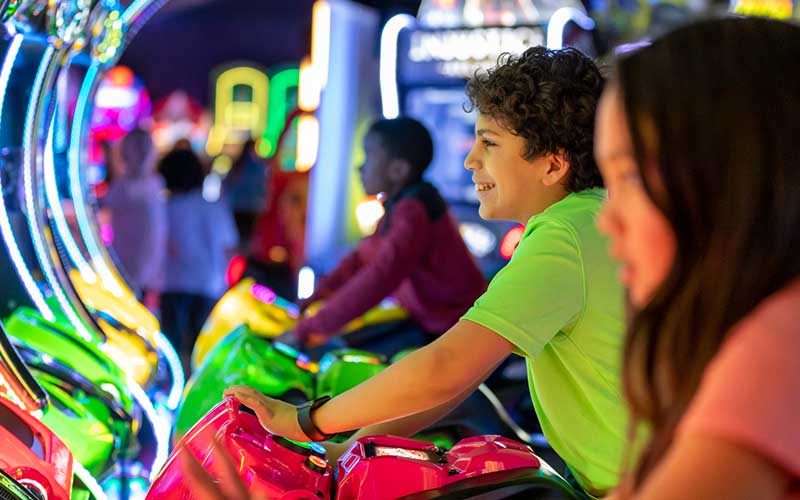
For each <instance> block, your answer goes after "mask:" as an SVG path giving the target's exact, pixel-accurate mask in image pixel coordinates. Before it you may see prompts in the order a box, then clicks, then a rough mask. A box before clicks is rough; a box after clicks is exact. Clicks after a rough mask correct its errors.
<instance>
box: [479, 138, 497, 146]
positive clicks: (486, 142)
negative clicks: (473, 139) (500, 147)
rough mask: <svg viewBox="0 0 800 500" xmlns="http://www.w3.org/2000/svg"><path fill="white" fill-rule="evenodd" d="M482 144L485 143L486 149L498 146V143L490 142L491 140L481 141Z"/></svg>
mask: <svg viewBox="0 0 800 500" xmlns="http://www.w3.org/2000/svg"><path fill="white" fill-rule="evenodd" d="M481 142H482V143H483V145H484V147H487V148H491V147H493V146H497V144H496V143H494V142H492V141H490V140H489V139H481Z"/></svg>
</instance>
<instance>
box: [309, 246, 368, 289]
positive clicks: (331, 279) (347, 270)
mask: <svg viewBox="0 0 800 500" xmlns="http://www.w3.org/2000/svg"><path fill="white" fill-rule="evenodd" d="M374 244H375V242H374V235H372V236H367V237H366V238H364V239H363V240H361V242H360V243H359V244H358V246H357V247H356V248H355V249H354V250H353V251H352V252H350V253H349V254H348V255H347V256H345V258H343V259H342V260H341V261H340V262H339V264H337V266H336V268H335V269H334V270H333V271H331V272H330V273H328V274H327V275H325V277H323V278H321V279H320V281H319V285H318V286H317V289H316V290H315V291H314V295H312V296H311V297H309V298H308V299H306V300H305V301H304V302H305V303H306V304H312V303H314V302H316V301H317V300H322V299H325V298H327V297H329V296H330V295H331V294H333V293H335V292H336V290H338V289H339V288H340V287H341V286H342V285H343V284H345V283H347V281H348V280H349V279H350V278H351V277H352V276H353V275H354V274H356V273H357V272H358V271H359V269H361V267H362V266H363V265H364V261H363V260H362V259H361V253H362V251H363V250H364V248H365V247H369V246H371V245H374Z"/></svg>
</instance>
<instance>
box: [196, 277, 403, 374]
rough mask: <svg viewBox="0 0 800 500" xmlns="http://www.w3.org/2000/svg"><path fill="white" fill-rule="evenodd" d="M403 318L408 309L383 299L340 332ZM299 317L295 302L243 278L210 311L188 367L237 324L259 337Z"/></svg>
mask: <svg viewBox="0 0 800 500" xmlns="http://www.w3.org/2000/svg"><path fill="white" fill-rule="evenodd" d="M321 307H322V302H316V303H314V304H312V305H311V306H310V307H308V309H306V311H305V315H307V316H313V315H314V314H316V312H317V311H319V309H320V308H321ZM406 318H408V312H407V311H406V310H405V309H403V308H402V307H401V306H400V304H398V303H397V301H395V300H394V299H386V300H384V301H383V302H381V303H380V304H378V305H377V306H375V307H373V308H372V309H370V310H369V311H367V312H366V313H364V315H362V316H361V317H359V318H356V319H354V320H352V321H351V322H349V323H348V324H347V325H345V327H344V328H343V329H342V333H343V334H346V333H349V332H352V331H354V330H358V329H360V328H364V327H367V326H371V325H377V324H381V323H386V322H390V321H400V320H403V319H406ZM299 319H300V313H299V310H298V308H297V306H296V305H294V304H293V303H291V302H289V301H287V300H285V299H282V298H280V297H278V296H276V295H275V293H274V292H272V291H271V290H270V289H269V288H267V287H265V286H263V285H259V284H258V283H256V282H255V281H254V280H253V279H252V278H245V279H243V280H241V281H240V282H239V283H237V284H236V285H235V286H233V287H232V288H231V289H230V290H228V292H227V293H225V295H223V296H222V298H221V299H220V300H219V302H217V305H216V306H214V309H213V310H212V311H211V314H210V315H209V317H208V319H207V320H206V323H205V324H204V325H203V329H202V330H201V331H200V335H198V337H197V341H196V342H195V345H194V350H193V351H192V369H193V370H196V369H198V368H199V367H200V366H202V364H203V361H205V358H206V357H207V355H208V353H209V352H210V351H211V349H213V347H214V346H215V345H217V343H218V342H219V341H220V340H222V339H223V338H224V337H225V336H226V335H228V334H229V333H230V332H232V331H233V330H234V329H236V328H237V327H239V326H241V325H247V326H248V327H250V330H251V331H252V332H253V333H255V334H257V335H259V336H262V337H265V338H273V337H277V336H278V335H281V334H283V333H285V332H286V331H288V330H291V329H292V328H294V325H295V324H296V323H297V321H298V320H299Z"/></svg>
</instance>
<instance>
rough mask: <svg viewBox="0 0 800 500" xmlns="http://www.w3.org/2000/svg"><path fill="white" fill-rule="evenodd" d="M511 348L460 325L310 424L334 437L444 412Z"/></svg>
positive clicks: (345, 395)
mask: <svg viewBox="0 0 800 500" xmlns="http://www.w3.org/2000/svg"><path fill="white" fill-rule="evenodd" d="M513 347H514V346H513V345H512V344H511V343H510V342H508V341H507V340H505V339H504V338H503V337H501V336H499V335H497V334H496V333H495V332H493V331H491V330H489V329H488V328H485V327H483V326H481V325H478V324H477V323H473V322H471V321H465V320H462V321H459V322H458V323H456V325H455V326H453V327H452V328H451V329H450V330H449V331H448V332H447V333H445V334H444V335H442V336H441V337H440V338H439V339H437V340H436V341H434V342H432V343H431V344H429V345H427V346H426V347H423V348H421V349H419V350H417V351H415V352H413V353H411V354H409V355H408V356H406V357H404V358H403V359H401V360H400V361H399V362H397V363H396V364H394V365H392V366H390V367H389V368H387V369H386V370H384V371H382V372H381V373H379V374H377V375H375V376H374V377H372V378H370V379H369V380H367V381H365V382H364V383H362V384H360V385H358V386H356V387H354V388H352V389H350V390H349V391H347V392H345V393H343V394H341V395H340V396H338V397H336V398H334V399H332V400H331V401H329V402H328V403H326V404H325V405H323V406H321V407H320V408H319V409H318V410H317V411H316V412H315V413H314V422H315V423H316V424H317V426H318V427H319V429H320V430H322V431H323V432H326V433H335V432H345V431H349V430H353V429H359V428H362V427H366V426H371V425H375V424H379V423H383V422H389V421H391V420H396V419H398V418H404V417H408V416H410V415H414V414H418V413H421V412H427V411H429V410H432V409H435V410H442V411H444V410H446V409H447V408H446V406H447V405H448V404H449V403H458V402H460V401H458V398H459V397H465V396H466V395H468V394H469V393H470V392H472V391H473V390H474V388H476V387H477V386H478V385H479V384H480V383H481V382H483V380H484V379H485V378H486V377H487V376H488V374H489V373H491V370H493V369H494V368H495V367H496V366H497V365H498V364H499V363H500V362H501V361H502V360H504V359H505V358H506V357H508V355H509V354H511V350H512V349H513ZM465 393H466V395H465ZM432 415H435V412H434V413H429V414H427V415H426V417H425V418H426V419H427V418H430V417H431V416H432ZM415 423H416V424H417V425H419V423H421V422H420V421H416V422H415ZM422 423H425V422H422Z"/></svg>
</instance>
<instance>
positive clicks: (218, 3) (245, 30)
mask: <svg viewBox="0 0 800 500" xmlns="http://www.w3.org/2000/svg"><path fill="white" fill-rule="evenodd" d="M313 3H314V2H313V0H290V1H277V0H171V1H170V2H169V3H168V4H166V5H165V6H164V7H163V8H162V9H161V10H160V11H159V12H158V13H157V14H156V15H155V16H154V17H153V18H152V19H151V20H150V21H149V22H148V23H147V24H146V25H145V26H144V27H143V28H142V29H141V30H140V31H139V33H138V34H137V35H136V37H135V38H134V39H133V41H132V42H131V44H130V46H129V47H128V48H127V50H126V51H125V53H124V54H123V57H122V61H121V63H122V64H125V65H128V66H130V67H131V68H132V69H133V70H134V72H135V73H136V74H138V75H139V76H141V77H142V78H143V79H144V81H145V84H146V85H147V88H148V90H149V91H150V94H151V96H152V98H153V99H154V100H158V99H160V98H161V97H163V96H165V95H167V94H169V93H170V92H171V91H173V90H175V89H184V90H186V91H187V92H189V94H190V95H192V96H193V97H194V98H195V99H197V100H198V101H199V102H201V103H202V104H204V105H207V104H208V102H209V87H210V83H209V75H210V73H211V71H212V69H213V68H214V67H216V66H218V65H221V64H225V63H229V62H233V61H237V60H241V61H249V62H253V63H256V64H259V65H261V66H263V67H270V66H274V65H280V64H285V63H288V64H297V63H298V62H299V60H300V58H301V57H303V56H304V55H306V54H308V52H309V46H310V39H311V6H312V5H313ZM359 3H362V4H366V5H369V6H371V7H374V8H376V9H377V10H379V11H380V13H381V16H382V17H383V18H388V16H390V15H392V14H395V13H398V12H407V13H411V14H415V13H416V11H417V9H418V8H419V0H388V1H381V0H363V1H360V2H359Z"/></svg>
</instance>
